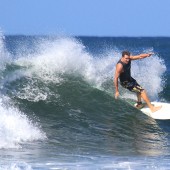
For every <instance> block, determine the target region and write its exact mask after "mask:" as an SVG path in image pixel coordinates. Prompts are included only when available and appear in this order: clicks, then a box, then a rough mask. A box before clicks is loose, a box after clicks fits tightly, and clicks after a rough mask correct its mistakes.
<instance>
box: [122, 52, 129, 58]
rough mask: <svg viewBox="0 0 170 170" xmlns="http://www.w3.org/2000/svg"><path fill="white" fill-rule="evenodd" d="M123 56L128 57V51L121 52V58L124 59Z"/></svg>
mask: <svg viewBox="0 0 170 170" xmlns="http://www.w3.org/2000/svg"><path fill="white" fill-rule="evenodd" d="M125 55H128V56H130V52H129V51H123V52H122V57H124V56H125Z"/></svg>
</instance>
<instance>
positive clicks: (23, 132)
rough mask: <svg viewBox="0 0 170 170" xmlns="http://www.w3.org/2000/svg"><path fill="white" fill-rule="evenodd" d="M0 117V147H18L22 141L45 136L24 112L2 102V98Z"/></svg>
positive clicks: (40, 138)
mask: <svg viewBox="0 0 170 170" xmlns="http://www.w3.org/2000/svg"><path fill="white" fill-rule="evenodd" d="M6 102H7V101H6ZM0 117H1V119H0V139H1V140H0V148H19V147H21V144H22V143H24V142H28V141H35V140H43V139H45V138H46V135H45V133H44V132H42V131H41V130H40V128H39V127H38V126H37V125H35V124H33V123H32V122H31V120H29V118H28V117H27V116H26V115H25V114H24V113H22V112H21V111H19V110H18V109H17V108H15V107H12V106H10V107H9V106H8V105H7V104H4V102H3V101H2V99H0Z"/></svg>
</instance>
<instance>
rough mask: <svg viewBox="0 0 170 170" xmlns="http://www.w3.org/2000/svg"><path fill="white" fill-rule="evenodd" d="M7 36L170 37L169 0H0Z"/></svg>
mask: <svg viewBox="0 0 170 170" xmlns="http://www.w3.org/2000/svg"><path fill="white" fill-rule="evenodd" d="M0 8H1V9H0V29H1V31H2V32H3V33H4V34H8V35H9V34H27V35H35V34H38V35H39V34H41V35H42V34H55V35H56V34H66V35H73V36H74V35H88V36H170V0H0Z"/></svg>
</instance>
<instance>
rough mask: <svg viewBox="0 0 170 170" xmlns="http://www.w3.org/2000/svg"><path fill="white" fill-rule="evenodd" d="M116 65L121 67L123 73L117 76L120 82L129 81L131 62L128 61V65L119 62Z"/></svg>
mask: <svg viewBox="0 0 170 170" xmlns="http://www.w3.org/2000/svg"><path fill="white" fill-rule="evenodd" d="M118 63H120V64H122V65H123V72H122V73H121V74H120V76H119V79H120V82H124V81H131V79H132V78H131V60H129V63H128V64H125V63H123V62H122V61H121V60H119V61H118ZM118 63H117V64H118Z"/></svg>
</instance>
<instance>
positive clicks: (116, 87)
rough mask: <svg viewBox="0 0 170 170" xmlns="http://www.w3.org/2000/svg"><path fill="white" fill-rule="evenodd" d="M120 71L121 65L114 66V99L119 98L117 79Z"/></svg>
mask: <svg viewBox="0 0 170 170" xmlns="http://www.w3.org/2000/svg"><path fill="white" fill-rule="evenodd" d="M121 70H122V65H119V64H118V65H117V66H116V71H115V76H114V86H115V98H116V99H117V97H118V96H119V87H118V78H119V76H120V73H121Z"/></svg>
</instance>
